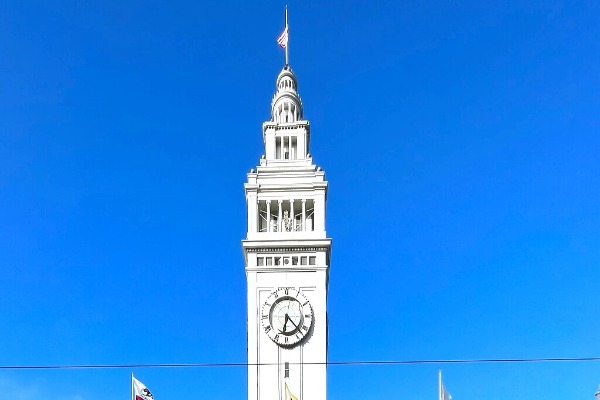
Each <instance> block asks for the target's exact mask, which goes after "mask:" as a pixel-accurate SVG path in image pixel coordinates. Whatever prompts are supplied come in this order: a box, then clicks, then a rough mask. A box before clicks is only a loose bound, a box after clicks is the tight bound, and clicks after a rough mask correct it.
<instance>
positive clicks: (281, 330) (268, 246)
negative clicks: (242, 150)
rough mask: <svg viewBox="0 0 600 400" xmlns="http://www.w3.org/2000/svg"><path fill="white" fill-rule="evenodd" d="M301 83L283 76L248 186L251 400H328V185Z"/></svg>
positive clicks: (287, 73)
mask: <svg viewBox="0 0 600 400" xmlns="http://www.w3.org/2000/svg"><path fill="white" fill-rule="evenodd" d="M297 88H298V82H297V80H296V76H295V75H294V73H293V72H292V70H291V69H290V67H289V66H288V65H286V66H285V67H284V68H283V70H282V71H281V72H280V73H279V76H278V77H277V85H276V92H275V96H274V97H273V101H272V103H271V119H270V120H269V121H267V122H265V123H263V140H264V145H265V149H264V155H263V156H262V157H261V160H260V165H259V166H258V167H257V168H256V170H254V169H253V170H251V171H250V173H248V182H247V183H246V184H245V185H244V187H245V191H246V201H247V204H248V234H247V237H246V239H245V240H243V241H242V245H243V249H244V258H245V263H246V277H247V280H248V364H249V366H248V400H293V399H294V398H296V399H298V400H326V397H327V386H326V381H327V380H326V374H327V366H326V362H327V285H328V280H329V255H330V249H331V239H329V238H327V234H326V232H325V202H326V199H327V181H326V180H325V173H324V172H323V171H322V170H321V168H319V167H317V166H316V165H315V164H313V161H312V157H311V156H310V154H309V144H310V125H309V123H308V121H306V120H304V119H303V110H302V101H301V100H300V97H299V96H298V92H297Z"/></svg>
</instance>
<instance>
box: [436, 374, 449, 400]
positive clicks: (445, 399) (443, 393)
mask: <svg viewBox="0 0 600 400" xmlns="http://www.w3.org/2000/svg"><path fill="white" fill-rule="evenodd" d="M439 376H440V379H439V380H440V400H452V396H450V393H448V391H447V390H446V387H445V386H444V383H443V382H442V371H439Z"/></svg>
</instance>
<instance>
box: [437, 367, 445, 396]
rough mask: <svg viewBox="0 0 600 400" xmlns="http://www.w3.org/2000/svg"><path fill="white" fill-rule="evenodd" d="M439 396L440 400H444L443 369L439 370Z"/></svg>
mask: <svg viewBox="0 0 600 400" xmlns="http://www.w3.org/2000/svg"><path fill="white" fill-rule="evenodd" d="M438 393H439V395H438V398H439V400H444V399H442V370H441V369H440V370H438Z"/></svg>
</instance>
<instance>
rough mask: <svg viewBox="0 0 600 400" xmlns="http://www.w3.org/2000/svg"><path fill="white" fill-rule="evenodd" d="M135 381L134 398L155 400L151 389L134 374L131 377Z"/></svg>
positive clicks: (136, 399)
mask: <svg viewBox="0 0 600 400" xmlns="http://www.w3.org/2000/svg"><path fill="white" fill-rule="evenodd" d="M131 379H132V382H133V396H134V397H133V400H154V396H152V393H150V390H148V388H147V387H146V386H144V384H143V383H142V382H140V381H138V380H137V379H135V378H134V377H133V376H132V377H131Z"/></svg>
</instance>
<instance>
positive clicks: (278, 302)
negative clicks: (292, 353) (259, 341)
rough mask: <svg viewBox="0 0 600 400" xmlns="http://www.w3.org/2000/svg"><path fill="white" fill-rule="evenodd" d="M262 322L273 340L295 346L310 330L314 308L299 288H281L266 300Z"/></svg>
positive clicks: (281, 344) (279, 343) (283, 344)
mask: <svg viewBox="0 0 600 400" xmlns="http://www.w3.org/2000/svg"><path fill="white" fill-rule="evenodd" d="M261 322H262V327H263V329H264V331H265V333H266V334H267V336H269V338H271V340H272V341H274V342H275V343H277V344H278V345H280V346H294V345H296V344H298V343H299V342H300V341H301V340H302V339H304V337H305V336H306V335H307V334H308V332H309V331H310V328H311V327H312V323H313V310H312V307H311V305H310V303H309V301H308V300H307V299H306V297H304V295H303V294H302V293H300V292H299V291H298V290H296V289H294V288H279V289H277V290H275V291H274V292H273V293H271V294H270V295H269V297H268V298H267V300H266V301H265V302H264V304H263V307H262V313H261Z"/></svg>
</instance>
